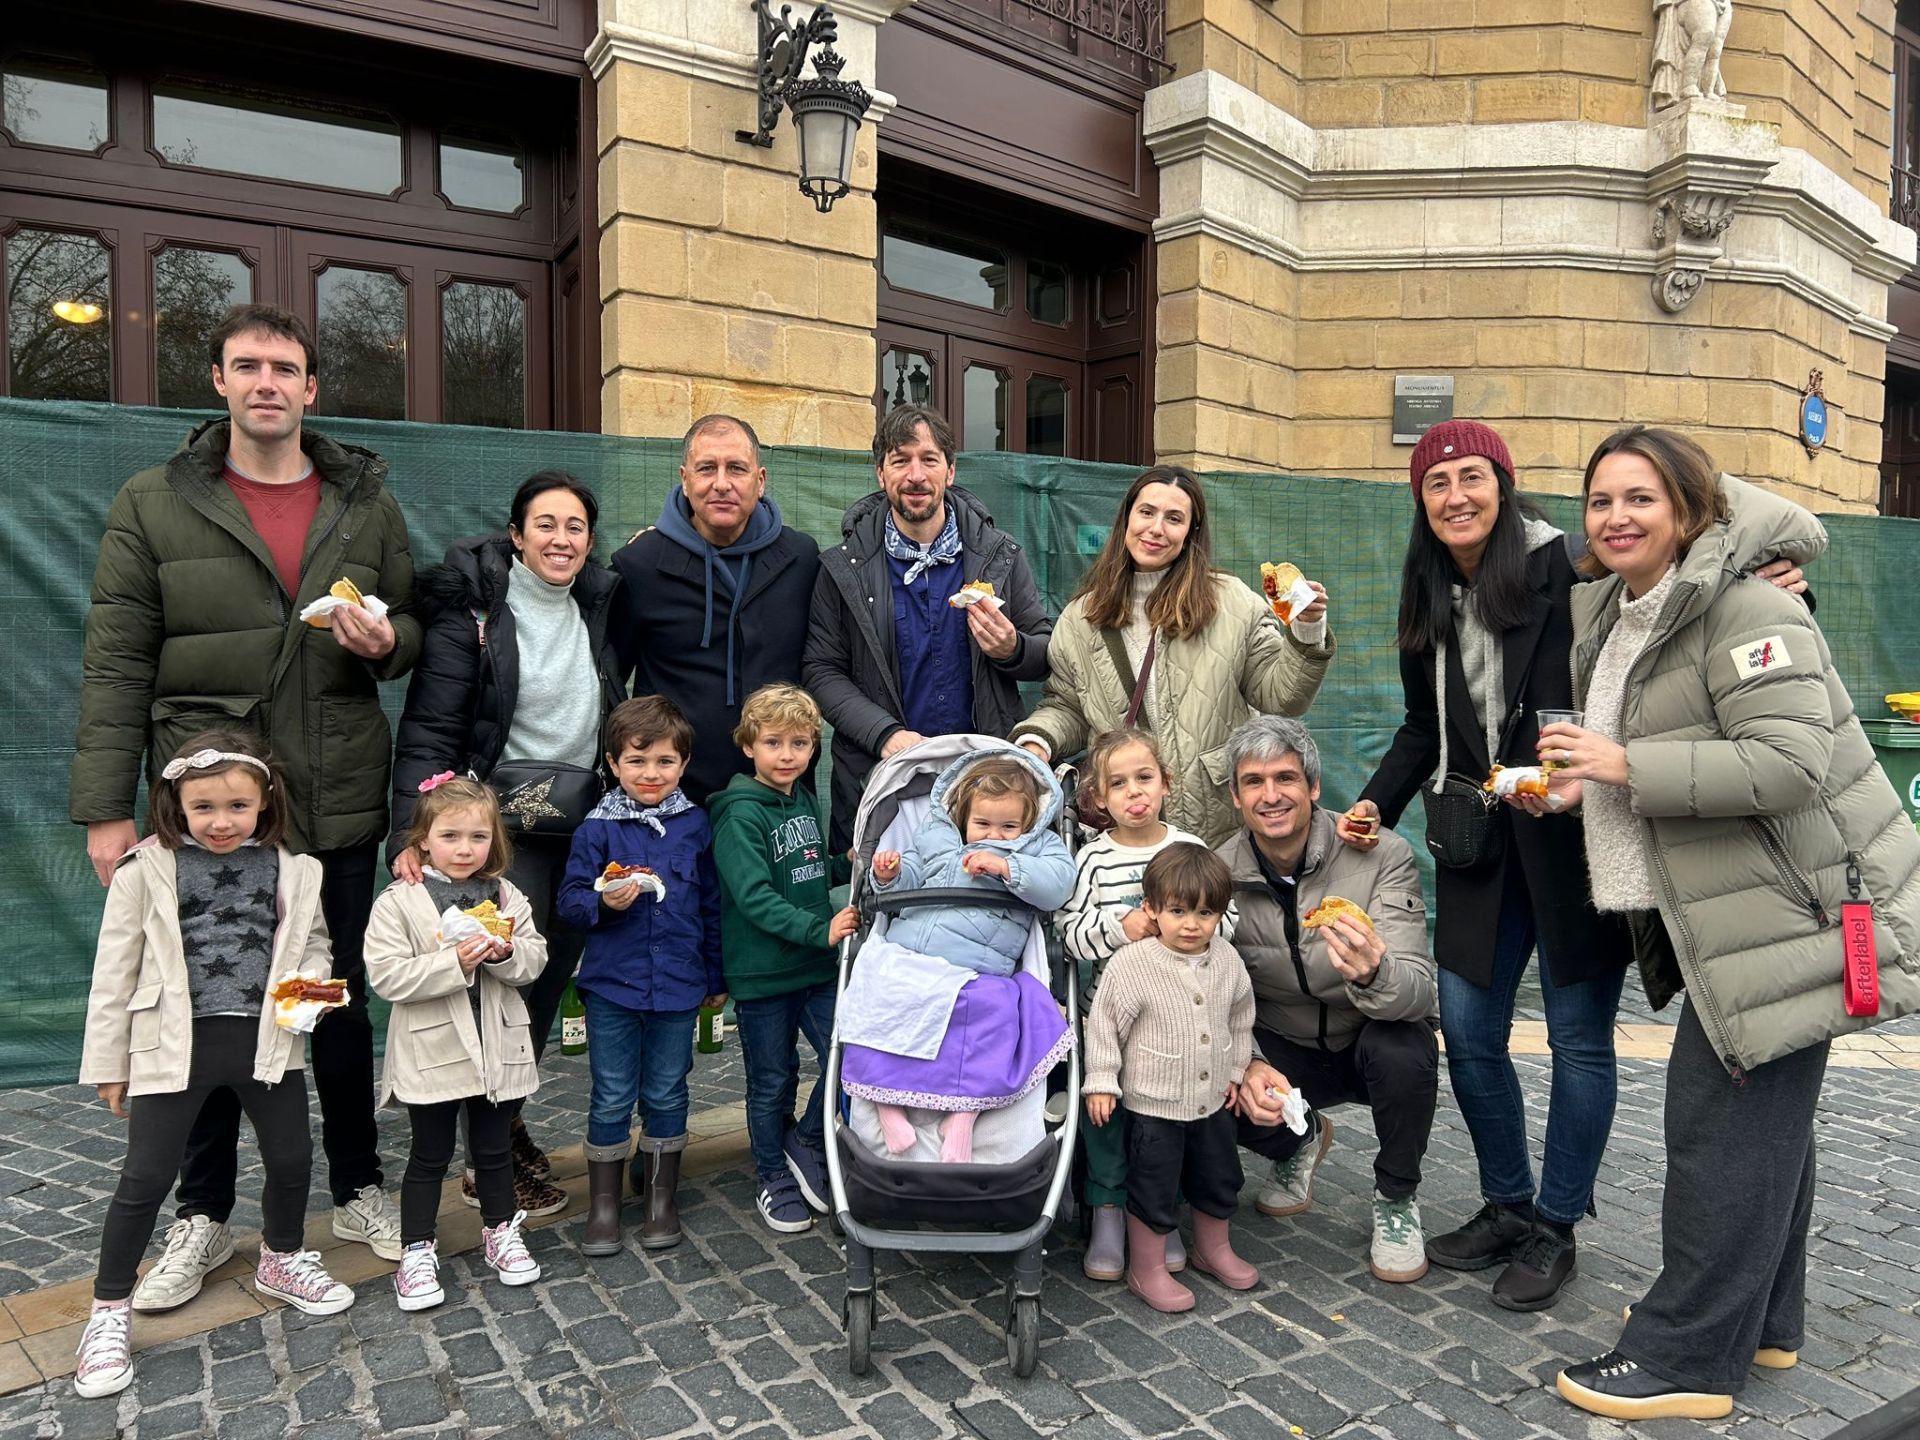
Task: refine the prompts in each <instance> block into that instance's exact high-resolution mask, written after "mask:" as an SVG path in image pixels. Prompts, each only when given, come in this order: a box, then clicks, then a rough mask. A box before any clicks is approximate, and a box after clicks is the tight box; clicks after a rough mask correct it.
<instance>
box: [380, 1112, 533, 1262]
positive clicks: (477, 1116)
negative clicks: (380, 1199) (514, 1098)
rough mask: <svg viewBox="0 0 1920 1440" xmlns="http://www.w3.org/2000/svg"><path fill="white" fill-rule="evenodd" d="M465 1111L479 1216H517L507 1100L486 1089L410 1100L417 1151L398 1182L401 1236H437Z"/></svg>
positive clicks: (414, 1239)
mask: <svg viewBox="0 0 1920 1440" xmlns="http://www.w3.org/2000/svg"><path fill="white" fill-rule="evenodd" d="M462 1111H465V1112H466V1117H467V1154H468V1155H469V1156H471V1157H472V1159H473V1188H474V1189H475V1190H477V1191H478V1192H479V1193H480V1218H481V1219H482V1220H484V1221H486V1223H487V1224H489V1225H503V1224H505V1223H506V1222H507V1221H509V1220H511V1219H512V1218H513V1142H512V1141H511V1139H510V1138H509V1131H510V1129H511V1126H512V1123H513V1121H512V1117H511V1116H510V1115H509V1114H508V1112H507V1108H506V1106H505V1105H496V1104H494V1103H493V1102H492V1101H491V1100H489V1099H487V1098H486V1097H485V1096H484V1095H469V1096H468V1097H467V1098H466V1099H464V1100H444V1101H441V1102H440V1103H438V1104H435V1105H409V1106H407V1116H408V1118H409V1119H410V1120H411V1121H412V1122H413V1152H412V1153H411V1154H410V1155H408V1156H407V1177H406V1179H405V1180H403V1181H401V1183H400V1239H401V1241H402V1242H403V1243H404V1244H407V1245H415V1244H418V1243H419V1242H420V1241H422V1240H431V1239H433V1232H434V1222H435V1220H436V1219H437V1218H438V1216H439V1214H440V1186H441V1182H443V1181H444V1180H445V1179H446V1178H447V1171H448V1169H449V1168H450V1167H451V1166H452V1164H453V1147H454V1142H455V1139H456V1136H457V1134H458V1131H459V1128H460V1114H461V1112H462Z"/></svg>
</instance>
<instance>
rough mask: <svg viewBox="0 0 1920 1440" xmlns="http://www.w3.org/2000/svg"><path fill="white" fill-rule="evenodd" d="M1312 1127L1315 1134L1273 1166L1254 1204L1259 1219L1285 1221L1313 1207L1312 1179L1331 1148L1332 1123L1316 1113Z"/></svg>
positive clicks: (1314, 1113)
mask: <svg viewBox="0 0 1920 1440" xmlns="http://www.w3.org/2000/svg"><path fill="white" fill-rule="evenodd" d="M1313 1123H1314V1126H1315V1130H1314V1133H1313V1134H1312V1135H1309V1136H1308V1137H1307V1139H1306V1140H1305V1141H1304V1142H1302V1144H1301V1146H1300V1148H1299V1149H1298V1150H1296V1151H1294V1152H1293V1154H1291V1155H1289V1156H1288V1157H1287V1158H1286V1159H1284V1160H1276V1161H1274V1162H1273V1178H1272V1182H1271V1183H1270V1184H1267V1185H1264V1186H1262V1187H1261V1189H1260V1194H1259V1196H1258V1198H1256V1199H1255V1200H1254V1202H1253V1208H1254V1209H1256V1210H1258V1211H1259V1212H1260V1213H1261V1214H1262V1215H1274V1216H1278V1217H1280V1218H1282V1219H1284V1218H1285V1217H1287V1216H1289V1215H1302V1214H1305V1213H1306V1210H1307V1207H1308V1206H1310V1205H1312V1204H1313V1177H1314V1175H1315V1173H1316V1172H1317V1171H1318V1170H1319V1169H1320V1162H1321V1161H1323V1160H1325V1159H1326V1158H1327V1147H1328V1146H1329V1145H1331V1144H1333V1121H1331V1120H1329V1119H1328V1118H1327V1117H1326V1116H1324V1115H1322V1114H1321V1113H1320V1112H1319V1111H1318V1110H1316V1111H1314V1112H1313Z"/></svg>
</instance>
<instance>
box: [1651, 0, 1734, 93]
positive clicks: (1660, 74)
mask: <svg viewBox="0 0 1920 1440" xmlns="http://www.w3.org/2000/svg"><path fill="white" fill-rule="evenodd" d="M1732 24H1733V0H1654V4H1653V85H1652V95H1653V108H1654V109H1655V110H1665V109H1667V108H1668V107H1669V106H1672V105H1678V104H1681V103H1683V102H1685V101H1688V100H1699V99H1708V100H1724V99H1725V98H1726V94H1727V82H1726V81H1725V80H1723V79H1722V78H1721V76H1720V54H1721V52H1722V51H1723V50H1724V49H1726V44H1727V30H1728V28H1729V27H1730V26H1731V25H1732Z"/></svg>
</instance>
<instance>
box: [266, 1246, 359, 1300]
mask: <svg viewBox="0 0 1920 1440" xmlns="http://www.w3.org/2000/svg"><path fill="white" fill-rule="evenodd" d="M253 1285H254V1288H255V1289H256V1290H258V1291H259V1292H260V1293H261V1294H263V1295H272V1296H274V1297H276V1298H278V1299H281V1300H284V1301H286V1302H287V1303H288V1304H289V1305H291V1306H293V1308H294V1309H296V1310H304V1311H306V1312H307V1314H309V1315H338V1314H339V1313H340V1312H341V1311H342V1310H345V1309H347V1308H348V1307H350V1306H351V1305H352V1304H353V1291H351V1290H349V1289H348V1288H347V1287H346V1286H345V1285H342V1284H341V1283H340V1282H339V1281H338V1280H336V1279H334V1278H333V1276H331V1275H329V1274H328V1273H327V1267H326V1266H324V1265H322V1264H321V1263H320V1252H319V1251H318V1250H288V1251H285V1252H282V1251H279V1250H269V1249H268V1248H267V1247H266V1246H265V1245H262V1246H261V1247H260V1264H259V1267H258V1268H257V1269H255V1270H254V1272H253Z"/></svg>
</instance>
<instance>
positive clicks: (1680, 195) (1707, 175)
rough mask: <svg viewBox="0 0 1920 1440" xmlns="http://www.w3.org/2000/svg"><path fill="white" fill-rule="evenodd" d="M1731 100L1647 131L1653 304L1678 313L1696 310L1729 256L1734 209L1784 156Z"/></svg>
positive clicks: (1708, 103)
mask: <svg viewBox="0 0 1920 1440" xmlns="http://www.w3.org/2000/svg"><path fill="white" fill-rule="evenodd" d="M1743 113H1744V112H1743V111H1741V110H1740V107H1739V106H1736V105H1728V104H1727V103H1726V102H1725V101H1713V100H1706V99H1700V100H1690V101H1688V102H1686V103H1685V104H1684V105H1678V106H1675V107H1673V108H1672V109H1670V110H1668V111H1666V112H1665V113H1663V114H1660V115H1658V116H1656V117H1655V121H1654V124H1653V126H1652V127H1651V129H1650V130H1649V132H1648V137H1647V138H1648V144H1649V147H1650V154H1649V160H1650V162H1651V163H1650V165H1649V167H1648V172H1647V201H1648V205H1649V207H1650V209H1651V212H1652V231H1653V250H1654V270H1653V298H1654V301H1655V303H1657V304H1658V305H1659V306H1660V308H1661V309H1662V310H1665V311H1668V312H1669V313H1678V312H1679V311H1681V310H1684V309H1686V308H1687V306H1688V305H1690V304H1692V303H1693V300H1694V297H1695V296H1697V295H1698V294H1699V293H1700V287H1701V286H1702V285H1703V284H1704V283H1705V282H1706V278H1707V272H1708V271H1709V270H1711V269H1712V268H1713V266H1714V264H1715V263H1716V262H1717V261H1719V260H1720V259H1721V257H1722V256H1723V255H1724V254H1725V252H1726V243H1725V241H1726V233H1727V227H1728V226H1730V225H1732V224H1733V217H1734V211H1735V209H1736V208H1737V207H1738V206H1739V205H1740V204H1741V202H1742V201H1744V200H1746V198H1747V197H1748V196H1749V195H1751V194H1752V193H1753V191H1754V189H1755V188H1756V187H1757V186H1758V185H1759V184H1760V182H1761V181H1762V180H1763V179H1765V177H1766V175H1767V172H1768V171H1770V170H1771V169H1772V168H1773V165H1774V162H1775V161H1776V160H1777V159H1778V157H1779V144H1778V140H1777V138H1776V137H1775V136H1774V135H1773V134H1772V132H1771V131H1770V130H1769V129H1768V128H1767V127H1762V126H1752V125H1745V124H1742V123H1740V117H1741V115H1742V114H1743Z"/></svg>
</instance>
